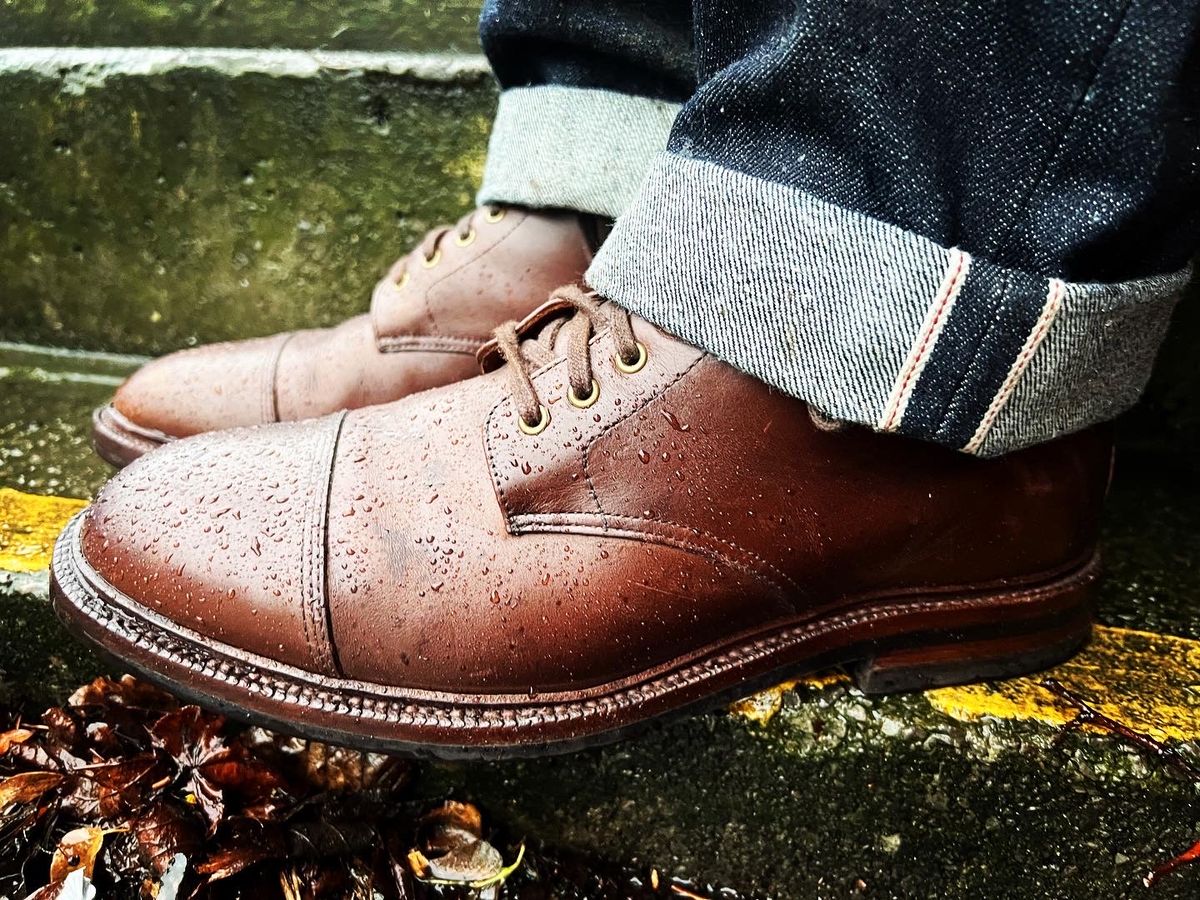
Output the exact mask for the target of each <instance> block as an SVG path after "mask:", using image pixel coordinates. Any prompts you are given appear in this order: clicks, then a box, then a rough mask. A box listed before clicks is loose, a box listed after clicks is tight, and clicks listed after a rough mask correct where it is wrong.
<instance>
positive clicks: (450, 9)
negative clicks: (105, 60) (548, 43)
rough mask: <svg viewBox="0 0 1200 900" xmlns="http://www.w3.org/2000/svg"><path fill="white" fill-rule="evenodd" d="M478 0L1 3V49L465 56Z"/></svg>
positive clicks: (469, 47) (474, 43)
mask: <svg viewBox="0 0 1200 900" xmlns="http://www.w3.org/2000/svg"><path fill="white" fill-rule="evenodd" d="M479 5H480V4H479V0H306V2H304V3H289V4H286V6H282V5H281V4H280V3H278V2H276V0H107V2H104V3H73V2H64V0H50V2H46V0H5V2H4V5H3V15H0V47H4V46H72V45H78V46H85V47H129V46H193V47H298V48H315V47H320V48H325V49H330V50H388V51H395V50H421V51H431V50H443V51H473V50H475V48H476V46H477V43H478V42H477V39H476V30H477V22H478V19H479Z"/></svg>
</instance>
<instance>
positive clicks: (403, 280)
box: [396, 269, 408, 288]
mask: <svg viewBox="0 0 1200 900" xmlns="http://www.w3.org/2000/svg"><path fill="white" fill-rule="evenodd" d="M406 284H408V269H405V270H404V271H403V272H401V273H400V277H399V278H397V279H396V287H398V288H402V287H404V286H405V285H406Z"/></svg>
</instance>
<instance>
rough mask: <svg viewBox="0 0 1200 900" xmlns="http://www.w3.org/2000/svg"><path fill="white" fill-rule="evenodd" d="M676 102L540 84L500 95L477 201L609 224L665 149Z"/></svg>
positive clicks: (676, 106)
mask: <svg viewBox="0 0 1200 900" xmlns="http://www.w3.org/2000/svg"><path fill="white" fill-rule="evenodd" d="M678 111H679V104H677V103H671V102H668V101H665V100H655V99H652V98H649V97H639V96H633V95H629V94H620V93H617V92H615V91H606V90H599V89H592V88H577V87H563V86H559V85H542V86H537V87H526V88H511V89H509V90H506V91H504V92H503V93H502V94H501V95H500V103H499V107H498V108H497V111H496V119H495V122H494V124H493V126H492V136H491V139H490V141H489V144H488V155H487V163H486V165H485V166H484V174H483V185H482V187H481V188H480V190H479V196H478V200H479V202H480V203H481V204H485V203H504V204H512V205H519V206H529V207H535V208H558V209H573V210H577V211H579V212H586V213H594V214H597V215H603V216H608V217H610V218H616V217H617V216H619V215H620V214H621V213H622V212H623V211H624V210H625V208H626V207H627V206H628V205H629V203H630V202H631V201H632V200H633V197H634V196H635V195H636V193H637V191H638V188H639V187H640V186H641V183H642V180H643V179H644V177H645V175H646V173H647V171H649V169H650V166H651V165H652V164H653V162H654V160H655V158H656V157H657V156H658V154H659V153H661V152H662V151H663V149H664V148H665V147H666V146H667V138H668V136H669V135H670V131H671V125H672V123H673V122H674V120H675V115H676V113H677V112H678Z"/></svg>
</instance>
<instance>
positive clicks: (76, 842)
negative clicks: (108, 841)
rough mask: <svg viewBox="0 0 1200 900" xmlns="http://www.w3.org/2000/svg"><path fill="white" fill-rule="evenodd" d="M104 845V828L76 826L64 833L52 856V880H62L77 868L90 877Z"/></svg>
mask: <svg viewBox="0 0 1200 900" xmlns="http://www.w3.org/2000/svg"><path fill="white" fill-rule="evenodd" d="M103 846H104V829H102V828H95V827H91V828H76V829H74V830H72V831H68V832H67V833H66V834H64V835H63V836H62V838H61V840H59V842H58V847H56V848H55V850H54V855H53V856H52V857H51V858H50V880H51V881H61V880H62V879H64V878H66V877H67V875H69V874H70V873H71V872H73V871H75V870H76V869H82V870H83V874H84V875H86V876H87V877H88V878H91V877H92V874H93V872H94V870H95V867H96V857H97V856H98V855H99V854H100V848H101V847H103Z"/></svg>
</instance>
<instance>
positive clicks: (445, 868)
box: [408, 800, 525, 889]
mask: <svg viewBox="0 0 1200 900" xmlns="http://www.w3.org/2000/svg"><path fill="white" fill-rule="evenodd" d="M421 834H422V846H421V847H420V848H415V849H413V850H412V851H410V853H409V855H408V861H409V866H410V867H411V869H412V871H413V874H414V875H416V876H417V877H418V878H420V879H421V880H423V881H427V882H429V883H432V884H447V885H451V884H454V885H466V886H468V887H472V888H475V889H479V888H484V887H488V886H491V885H496V884H500V883H501V882H503V881H504V879H505V878H507V877H508V876H509V875H510V874H511V873H512V872H514V871H515V870H516V868H517V866H519V865H520V862H521V859H522V857H523V856H524V853H525V846H524V844H522V845H521V850H520V852H519V853H518V855H517V860H516V862H514V863H513V864H512V865H511V866H507V867H506V866H505V865H504V857H503V856H502V855H501V853H500V851H499V850H497V849H496V848H495V847H493V846H492V845H491V844H490V843H488V842H487V841H485V840H484V839H483V817H482V816H481V815H480V813H479V809H478V808H477V807H476V806H474V805H473V804H470V803H459V802H457V801H454V800H451V801H447V802H446V803H443V804H442V805H441V806H438V807H435V808H434V809H432V810H430V811H429V812H428V813H426V814H425V815H424V816H423V817H422V819H421Z"/></svg>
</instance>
